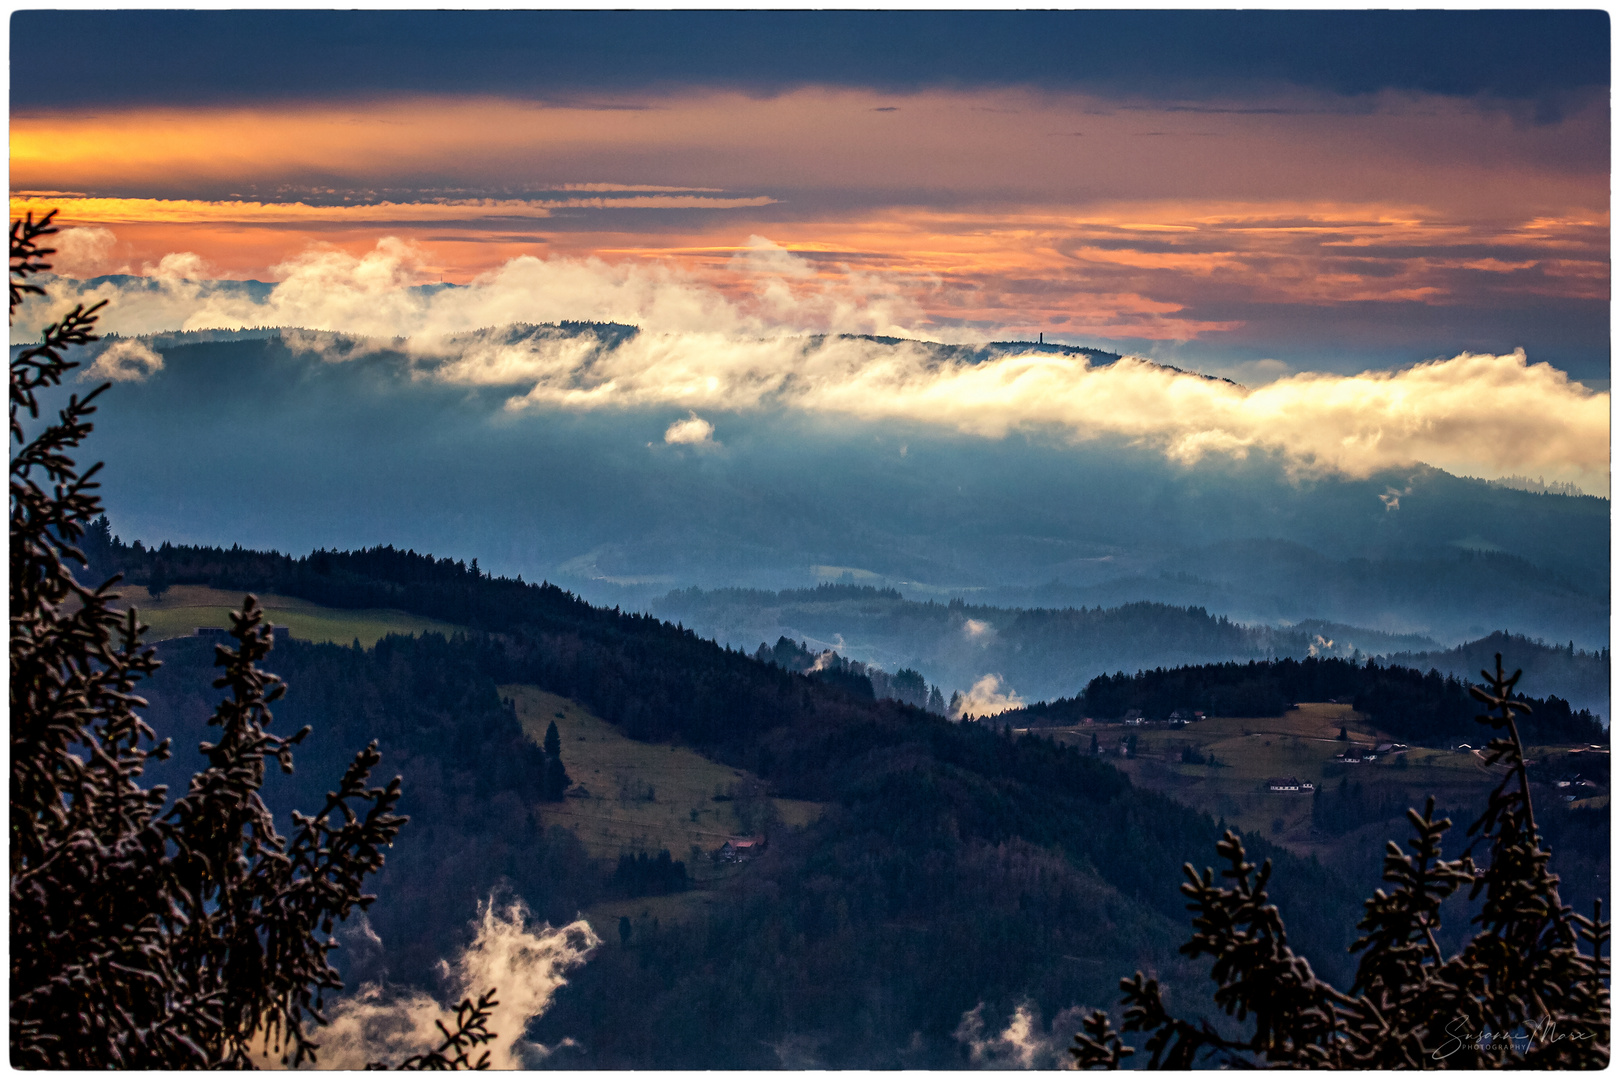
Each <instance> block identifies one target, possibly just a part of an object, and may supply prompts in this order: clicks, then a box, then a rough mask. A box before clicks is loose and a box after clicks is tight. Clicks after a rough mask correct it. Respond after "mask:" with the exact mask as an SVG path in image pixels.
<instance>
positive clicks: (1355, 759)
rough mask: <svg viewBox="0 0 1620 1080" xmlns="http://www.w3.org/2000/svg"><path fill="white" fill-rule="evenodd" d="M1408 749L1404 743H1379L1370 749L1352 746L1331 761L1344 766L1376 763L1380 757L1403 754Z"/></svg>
mask: <svg viewBox="0 0 1620 1080" xmlns="http://www.w3.org/2000/svg"><path fill="white" fill-rule="evenodd" d="M1409 749H1411V748H1410V747H1409V746H1407V745H1406V744H1405V743H1399V742H1381V743H1379V744H1378V745H1377V746H1374V747H1372V748H1370V749H1369V748H1367V747H1363V746H1352V747H1350V748H1349V749H1348V750H1346V751H1345V752H1344V753H1342V754H1339V755H1337V756H1336V757H1335V758H1334V759H1333V760H1334V761H1340V762H1343V763H1344V764H1346V765H1358V764H1360V763H1361V762H1363V761H1377V760H1378V759H1379V758H1381V757H1389V756H1391V755H1394V754H1404V753H1406V751H1407V750H1409Z"/></svg>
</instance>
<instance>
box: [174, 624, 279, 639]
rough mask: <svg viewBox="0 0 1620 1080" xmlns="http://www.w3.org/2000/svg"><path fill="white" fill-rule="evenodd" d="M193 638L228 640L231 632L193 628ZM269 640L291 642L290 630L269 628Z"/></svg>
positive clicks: (217, 628) (212, 628)
mask: <svg viewBox="0 0 1620 1080" xmlns="http://www.w3.org/2000/svg"><path fill="white" fill-rule="evenodd" d="M192 636H193V637H211V638H228V637H230V636H231V632H230V631H229V630H227V629H225V627H223V626H198V627H195V628H193V634H192ZM270 640H271V641H273V642H282V641H291V640H292V630H291V628H289V627H286V626H274V625H272V626H271V627H270Z"/></svg>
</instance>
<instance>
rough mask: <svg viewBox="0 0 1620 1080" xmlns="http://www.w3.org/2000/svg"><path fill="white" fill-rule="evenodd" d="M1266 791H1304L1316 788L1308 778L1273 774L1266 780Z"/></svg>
mask: <svg viewBox="0 0 1620 1080" xmlns="http://www.w3.org/2000/svg"><path fill="white" fill-rule="evenodd" d="M1266 790H1267V791H1304V792H1312V791H1315V790H1316V785H1315V784H1313V783H1311V782H1310V781H1309V780H1301V779H1299V778H1298V777H1297V776H1273V777H1272V778H1271V779H1270V780H1267V781H1266Z"/></svg>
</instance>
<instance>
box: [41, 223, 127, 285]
mask: <svg viewBox="0 0 1620 1080" xmlns="http://www.w3.org/2000/svg"><path fill="white" fill-rule="evenodd" d="M117 239H118V238H117V237H116V236H114V235H113V231H112V230H111V229H108V228H103V227H102V226H99V225H86V226H83V227H81V228H77V229H63V230H62V231H61V232H59V233H57V234H56V235H55V236H53V237H51V238H50V240H49V241H48V243H49V245H50V246H51V247H53V248H55V249H56V254H54V255H52V256H50V263H51V269H52V270H54V271H55V272H56V273H58V274H66V275H68V276H70V277H94V276H95V275H97V274H101V273H106V272H107V271H108V268H109V266H110V263H111V261H112V253H113V245H114V244H115V243H117Z"/></svg>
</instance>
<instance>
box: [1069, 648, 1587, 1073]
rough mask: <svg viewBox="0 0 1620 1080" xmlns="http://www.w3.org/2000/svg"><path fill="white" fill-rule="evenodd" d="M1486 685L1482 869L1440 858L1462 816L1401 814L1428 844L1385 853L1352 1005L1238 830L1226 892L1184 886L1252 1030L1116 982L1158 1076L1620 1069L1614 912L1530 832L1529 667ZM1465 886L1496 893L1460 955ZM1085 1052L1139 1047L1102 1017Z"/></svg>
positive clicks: (1201, 880) (1095, 1018)
mask: <svg viewBox="0 0 1620 1080" xmlns="http://www.w3.org/2000/svg"><path fill="white" fill-rule="evenodd" d="M1481 674H1482V675H1483V676H1484V677H1485V686H1484V687H1470V688H1469V690H1470V692H1471V693H1472V695H1473V696H1474V698H1476V699H1477V700H1479V701H1481V702H1483V703H1484V704H1485V707H1486V710H1487V711H1486V714H1485V715H1482V716H1479V717H1478V719H1479V720H1480V722H1482V723H1485V724H1488V725H1490V727H1492V728H1493V729H1495V730H1497V731H1503V730H1504V729H1505V732H1506V737H1503V736H1502V735H1497V736H1495V737H1493V738H1492V739H1491V740H1490V742H1489V743H1488V745H1487V748H1486V749H1487V753H1486V761H1487V763H1489V764H1491V765H1505V766H1506V767H1507V772H1506V774H1505V775H1504V776H1503V777H1502V780H1501V783H1499V784H1498V785H1497V786H1496V789H1495V790H1494V791H1493V792H1492V793H1491V796H1490V800H1489V802H1488V803H1487V805H1486V808H1485V813H1484V814H1483V815H1482V816H1481V817H1480V819H1479V820H1478V821H1476V822H1474V824H1473V825H1472V826H1471V827H1470V828H1469V830H1468V833H1469V835H1470V836H1476V835H1477V839H1476V841H1475V843H1476V844H1483V845H1485V846H1486V847H1487V848H1488V850H1489V855H1488V859H1489V861H1488V864H1487V865H1486V866H1485V867H1483V868H1481V867H1479V866H1477V865H1476V864H1475V863H1474V861H1473V857H1472V856H1471V855H1468V854H1464V856H1463V857H1462V858H1461V859H1452V860H1447V859H1443V858H1441V852H1440V842H1441V838H1442V837H1443V835H1444V834H1445V832H1446V830H1447V829H1449V828H1450V827H1451V821H1450V820H1449V819H1444V818H1443V819H1440V820H1435V816H1434V800H1433V799H1432V798H1431V799H1429V801H1428V804H1427V806H1426V807H1425V808H1424V811H1423V813H1421V814H1419V813H1418V812H1417V811H1415V810H1409V811H1407V817H1408V819H1409V820H1410V821H1411V823H1412V827H1413V829H1414V831H1415V834H1416V835H1415V836H1414V838H1413V839H1412V840H1410V841H1408V842H1407V843H1408V847H1410V848H1411V849H1412V854H1411V855H1407V854H1404V853H1402V851H1401V849H1400V847H1399V846H1398V845H1397V844H1395V843H1394V842H1393V841H1391V842H1390V844H1389V848H1388V852H1387V854H1386V855H1385V856H1384V880H1385V881H1387V882H1389V883H1390V884H1391V885H1392V886H1393V888H1392V889H1391V890H1390V892H1388V893H1387V894H1386V893H1385V892H1384V891H1382V890H1380V891H1379V892H1378V893H1377V894H1376V895H1375V896H1373V897H1372V899H1370V900H1368V901H1367V902H1366V904H1365V912H1366V913H1365V915H1364V917H1363V918H1362V920H1361V922H1360V923H1359V924H1358V929H1360V930H1361V931H1363V934H1362V936H1361V937H1360V938H1358V939H1357V940H1356V942H1355V943H1354V944H1353V945H1351V947H1350V948H1351V950H1352V951H1354V952H1360V953H1361V961H1360V965H1359V967H1358V969H1357V972H1356V977H1355V982H1354V984H1353V985H1352V986H1351V988H1350V992H1349V993H1345V992H1343V991H1340V990H1337V989H1335V988H1334V987H1333V986H1331V985H1329V984H1328V983H1327V982H1325V981H1323V980H1322V979H1320V978H1318V977H1317V976H1316V974H1315V973H1314V972H1312V970H1311V966H1310V964H1309V963H1308V962H1307V961H1306V960H1305V958H1304V957H1303V956H1300V955H1298V954H1297V953H1295V952H1294V951H1293V950H1292V949H1291V948H1290V947H1289V944H1288V934H1287V931H1286V929H1285V928H1284V926H1283V922H1282V918H1281V916H1280V915H1279V914H1278V911H1277V908H1276V906H1275V905H1273V904H1272V903H1271V902H1270V897H1269V896H1268V895H1267V892H1266V887H1267V884H1268V883H1269V881H1270V878H1271V862H1270V860H1267V861H1266V863H1265V864H1264V865H1263V866H1261V867H1260V868H1259V872H1258V873H1256V868H1255V866H1254V864H1253V863H1251V862H1248V861H1247V859H1246V857H1245V853H1244V850H1243V844H1242V842H1241V841H1240V840H1239V839H1238V837H1237V836H1236V835H1235V834H1234V833H1232V832H1230V831H1228V832H1227V833H1226V836H1225V838H1224V839H1223V840H1222V841H1221V842H1220V843H1219V844H1217V845H1216V848H1217V850H1218V851H1219V852H1220V854H1221V857H1222V858H1223V859H1225V860H1226V863H1227V866H1226V868H1225V869H1223V870H1222V871H1221V877H1222V878H1224V879H1225V880H1227V881H1228V882H1230V883H1231V887H1223V886H1221V885H1217V884H1216V881H1215V873H1214V871H1213V870H1209V869H1206V870H1205V871H1204V872H1203V874H1202V875H1200V874H1198V873H1196V872H1195V871H1194V870H1193V868H1192V866H1191V865H1190V864H1189V865H1187V866H1185V867H1184V868H1183V872H1184V873H1185V874H1186V875H1187V877H1188V879H1189V880H1188V882H1187V883H1186V884H1184V885H1182V886H1181V891H1182V893H1184V894H1185V895H1186V897H1187V899H1188V901H1189V903H1188V904H1187V910H1189V911H1191V912H1192V913H1193V936H1192V939H1191V940H1190V941H1188V942H1187V944H1185V945H1183V946H1182V947H1181V952H1182V954H1183V955H1186V956H1189V957H1201V956H1207V957H1210V958H1211V959H1212V960H1213V961H1214V964H1213V967H1212V968H1211V971H1210V977H1211V978H1212V979H1214V980H1215V983H1216V990H1215V1004H1216V1005H1217V1006H1219V1007H1220V1008H1221V1010H1222V1011H1223V1012H1225V1013H1226V1014H1227V1015H1228V1016H1229V1017H1234V1018H1236V1020H1237V1021H1238V1023H1239V1024H1247V1023H1250V1022H1252V1024H1253V1031H1252V1034H1250V1035H1249V1037H1248V1038H1246V1039H1244V1038H1236V1037H1232V1036H1231V1035H1229V1034H1225V1033H1223V1032H1222V1031H1220V1030H1217V1029H1216V1028H1215V1027H1213V1026H1211V1025H1210V1024H1209V1022H1208V1021H1204V1022H1201V1023H1199V1024H1194V1023H1191V1022H1189V1021H1187V1020H1184V1019H1180V1018H1178V1017H1176V1016H1174V1015H1172V1014H1171V1013H1170V1011H1169V1008H1168V1006H1167V1005H1166V1003H1165V1000H1164V997H1163V994H1162V993H1161V992H1160V989H1159V983H1158V980H1157V979H1149V978H1145V977H1144V976H1143V974H1142V973H1141V972H1140V971H1138V972H1137V973H1136V975H1135V976H1134V977H1133V978H1129V979H1121V980H1120V989H1121V990H1123V991H1124V998H1123V1001H1122V1004H1124V1005H1125V1021H1124V1030H1125V1031H1141V1032H1149V1033H1151V1034H1150V1035H1149V1038H1148V1040H1147V1046H1146V1049H1147V1050H1148V1052H1149V1053H1151V1054H1152V1059H1151V1061H1150V1065H1151V1066H1152V1067H1154V1068H1161V1067H1162V1068H1172V1069H1186V1068H1191V1067H1193V1066H1194V1065H1197V1064H1211V1063H1213V1064H1221V1065H1229V1066H1238V1067H1249V1068H1253V1067H1256V1066H1257V1065H1259V1064H1261V1063H1265V1064H1272V1065H1284V1066H1293V1067H1303V1068H1359V1069H1389V1068H1439V1067H1444V1068H1469V1069H1478V1068H1490V1067H1498V1068H1500V1067H1516V1068H1549V1067H1560V1068H1589V1069H1591V1068H1602V1067H1604V1066H1605V1065H1607V1064H1608V1061H1609V964H1608V959H1607V957H1606V956H1605V954H1604V949H1605V946H1606V944H1607V943H1608V940H1609V924H1608V923H1607V922H1605V921H1604V920H1603V917H1602V915H1603V910H1602V901H1601V900H1599V901H1597V902H1596V903H1595V904H1594V911H1593V913H1592V917H1591V918H1590V919H1588V918H1586V917H1584V916H1581V915H1576V914H1575V913H1574V912H1573V911H1572V910H1571V909H1570V908H1569V907H1566V906H1565V905H1564V904H1563V903H1562V901H1561V900H1560V899H1559V896H1558V878H1557V876H1556V875H1554V874H1552V873H1550V872H1549V871H1548V868H1547V864H1548V861H1549V860H1550V858H1551V854H1550V853H1549V852H1548V851H1547V850H1545V849H1544V848H1543V847H1542V844H1541V837H1540V834H1539V833H1538V831H1537V829H1536V818H1535V810H1534V808H1533V807H1532V806H1531V803H1530V781H1529V776H1528V773H1527V771H1526V765H1525V760H1524V745H1523V743H1522V742H1521V741H1520V738H1519V729H1518V725H1517V723H1516V722H1515V719H1514V718H1515V715H1516V714H1522V713H1524V712H1527V711H1528V706H1527V705H1525V704H1524V702H1523V701H1522V700H1521V699H1515V697H1514V693H1513V688H1514V685H1515V684H1516V683H1517V682H1518V680H1519V674H1520V673H1519V672H1514V673H1513V675H1511V676H1508V675H1506V674H1505V673H1504V672H1503V670H1502V657H1501V655H1500V654H1498V655H1497V657H1496V671H1495V672H1494V673H1493V672H1489V671H1485V672H1481ZM1472 846H1473V845H1470V847H1472ZM1465 887H1466V888H1467V889H1468V891H1469V896H1470V898H1471V899H1477V898H1478V897H1480V896H1482V895H1483V896H1484V898H1485V902H1484V905H1483V907H1482V909H1481V911H1480V913H1479V914H1478V915H1476V916H1475V917H1474V922H1475V923H1477V924H1478V925H1479V931H1478V933H1476V934H1475V935H1474V936H1473V938H1472V939H1471V940H1469V941H1468V942H1467V943H1466V944H1465V945H1464V946H1463V948H1462V950H1461V951H1460V952H1459V953H1457V954H1456V955H1455V956H1451V957H1449V958H1448V957H1446V956H1444V955H1443V954H1442V953H1441V950H1440V946H1439V944H1438V942H1437V939H1436V937H1435V931H1436V930H1437V929H1438V928H1439V926H1440V906H1441V904H1442V903H1443V902H1444V901H1445V900H1446V898H1447V897H1449V896H1451V895H1452V894H1453V893H1456V892H1457V891H1458V890H1460V889H1463V888H1465ZM1583 946H1584V948H1583ZM1075 1044H1076V1045H1075V1046H1074V1047H1073V1048H1071V1053H1073V1054H1074V1057H1075V1059H1076V1061H1077V1062H1078V1063H1079V1064H1080V1065H1081V1066H1083V1067H1096V1066H1102V1067H1110V1068H1117V1067H1118V1066H1119V1064H1120V1061H1121V1059H1123V1058H1124V1057H1126V1056H1128V1055H1130V1054H1132V1053H1133V1052H1134V1051H1133V1049H1132V1048H1131V1047H1127V1046H1125V1045H1124V1042H1123V1040H1122V1039H1121V1038H1120V1036H1119V1034H1117V1033H1115V1032H1114V1031H1113V1030H1111V1028H1110V1023H1109V1019H1108V1015H1107V1014H1106V1013H1103V1012H1101V1011H1097V1012H1093V1013H1092V1014H1091V1016H1090V1017H1089V1018H1088V1019H1087V1020H1086V1021H1085V1031H1084V1032H1083V1033H1081V1034H1079V1035H1076V1036H1075Z"/></svg>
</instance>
